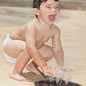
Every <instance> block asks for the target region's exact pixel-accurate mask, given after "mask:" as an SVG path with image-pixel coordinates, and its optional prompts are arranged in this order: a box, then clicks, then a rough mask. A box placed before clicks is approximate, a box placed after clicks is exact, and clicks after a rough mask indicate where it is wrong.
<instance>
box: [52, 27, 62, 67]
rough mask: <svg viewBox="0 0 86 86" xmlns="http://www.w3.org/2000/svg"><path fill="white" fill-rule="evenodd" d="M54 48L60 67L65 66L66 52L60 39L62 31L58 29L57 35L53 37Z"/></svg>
mask: <svg viewBox="0 0 86 86" xmlns="http://www.w3.org/2000/svg"><path fill="white" fill-rule="evenodd" d="M52 47H53V50H54V53H55V59H56V62H57V64H58V65H59V66H60V67H63V66H64V52H63V48H62V44H61V39H60V30H59V29H58V28H57V30H56V33H55V35H54V36H53V37H52Z"/></svg>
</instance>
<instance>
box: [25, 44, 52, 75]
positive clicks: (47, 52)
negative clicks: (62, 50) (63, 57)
mask: <svg viewBox="0 0 86 86" xmlns="http://www.w3.org/2000/svg"><path fill="white" fill-rule="evenodd" d="M39 53H40V54H41V55H42V57H43V58H44V59H45V61H46V62H47V61H48V60H50V59H51V58H52V57H53V55H54V53H53V50H52V48H51V47H50V46H47V45H45V46H43V47H42V48H40V49H39ZM27 69H28V70H30V71H32V72H35V73H36V74H38V75H40V73H39V72H38V71H37V70H36V68H35V67H34V66H33V64H29V65H28V64H27Z"/></svg>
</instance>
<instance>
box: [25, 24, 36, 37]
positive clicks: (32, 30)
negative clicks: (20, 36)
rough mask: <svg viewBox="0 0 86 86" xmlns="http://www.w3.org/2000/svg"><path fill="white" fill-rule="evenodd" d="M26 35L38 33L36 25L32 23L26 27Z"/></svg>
mask: <svg viewBox="0 0 86 86" xmlns="http://www.w3.org/2000/svg"><path fill="white" fill-rule="evenodd" d="M25 32H26V34H27V35H28V34H30V33H31V34H35V33H36V27H35V24H34V23H30V24H27V25H26V29H25Z"/></svg>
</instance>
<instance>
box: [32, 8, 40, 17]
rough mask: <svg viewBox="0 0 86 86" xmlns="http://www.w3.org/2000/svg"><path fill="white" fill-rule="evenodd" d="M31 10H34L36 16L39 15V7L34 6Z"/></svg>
mask: <svg viewBox="0 0 86 86" xmlns="http://www.w3.org/2000/svg"><path fill="white" fill-rule="evenodd" d="M33 12H34V15H37V16H39V9H37V8H34V9H33Z"/></svg>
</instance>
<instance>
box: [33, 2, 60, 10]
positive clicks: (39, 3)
mask: <svg viewBox="0 0 86 86" xmlns="http://www.w3.org/2000/svg"><path fill="white" fill-rule="evenodd" d="M46 1H47V0H33V8H38V9H39V8H40V5H41V3H42V2H46ZM54 1H59V0H54Z"/></svg>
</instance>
